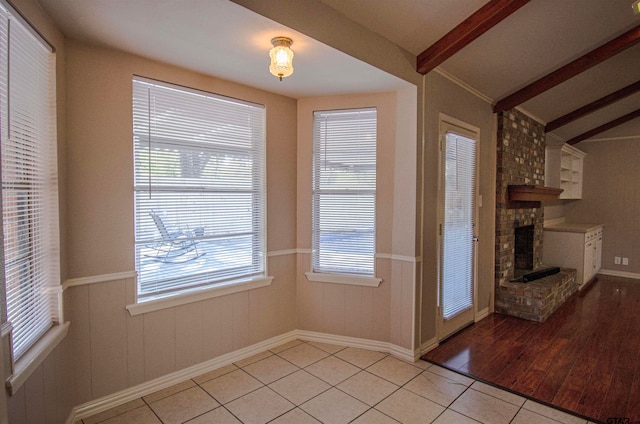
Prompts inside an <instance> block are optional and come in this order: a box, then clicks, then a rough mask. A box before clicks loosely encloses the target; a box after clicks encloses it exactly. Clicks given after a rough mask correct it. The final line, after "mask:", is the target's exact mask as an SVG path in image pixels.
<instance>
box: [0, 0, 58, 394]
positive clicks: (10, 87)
mask: <svg viewBox="0 0 640 424" xmlns="http://www.w3.org/2000/svg"><path fill="white" fill-rule="evenodd" d="M0 20H1V21H2V22H1V23H0V27H1V28H0V121H1V122H0V134H1V135H2V153H3V154H2V158H3V161H2V193H3V196H2V197H3V200H2V206H1V207H2V212H3V213H2V216H3V220H2V235H3V243H2V255H0V257H1V260H2V270H1V272H2V279H3V281H4V284H3V286H2V300H3V301H4V302H5V303H6V308H4V307H3V308H2V309H3V313H2V314H1V316H0V318H1V321H2V325H0V336H1V337H2V338H3V339H4V338H5V337H8V339H9V345H10V347H11V352H10V355H11V356H10V376H9V378H8V379H7V382H6V383H7V387H8V389H9V393H10V394H13V393H15V392H16V391H17V390H18V389H19V388H20V387H21V386H22V384H24V382H25V381H26V380H27V378H29V376H30V375H31V374H32V373H33V371H34V370H35V369H37V367H38V366H40V364H41V363H42V361H44V360H45V359H46V358H47V356H48V355H49V354H50V353H51V352H52V351H53V349H55V347H56V346H57V345H58V343H59V342H60V341H61V340H62V339H63V338H64V337H65V336H66V333H67V331H68V323H66V324H60V323H61V322H62V321H63V317H62V301H61V297H62V287H61V285H60V243H59V218H58V177H57V137H56V133H57V130H56V119H57V114H56V73H55V69H56V62H55V60H56V58H55V53H54V52H53V49H52V48H51V46H50V45H49V44H48V43H47V42H46V40H44V39H42V37H41V36H40V35H39V34H38V33H37V32H36V31H35V30H34V29H33V28H32V27H31V26H30V25H29V24H28V23H27V22H26V20H24V19H23V18H22V17H21V16H20V15H19V14H18V13H17V12H16V11H15V10H14V9H13V8H12V7H11V6H10V5H9V4H8V3H7V2H6V1H4V0H2V1H0ZM20 192H22V193H23V194H22V195H19V194H18V193H20ZM11 193H16V195H15V196H12V195H11ZM23 196H24V197H25V198H26V199H28V200H27V201H26V202H25V201H24V200H20V199H21V197H23ZM16 282H19V286H16V284H15V283H16ZM5 314H6V315H5Z"/></svg>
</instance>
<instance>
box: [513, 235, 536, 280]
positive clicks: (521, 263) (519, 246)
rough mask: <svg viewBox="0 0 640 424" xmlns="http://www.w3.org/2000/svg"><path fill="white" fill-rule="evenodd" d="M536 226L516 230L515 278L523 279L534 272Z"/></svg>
mask: <svg viewBox="0 0 640 424" xmlns="http://www.w3.org/2000/svg"><path fill="white" fill-rule="evenodd" d="M534 235H535V226H533V225H526V226H524V227H516V228H515V241H514V247H515V256H514V261H513V263H514V272H513V273H514V276H515V277H521V276H523V275H524V274H527V273H529V272H531V271H533V246H534V238H535V237H534Z"/></svg>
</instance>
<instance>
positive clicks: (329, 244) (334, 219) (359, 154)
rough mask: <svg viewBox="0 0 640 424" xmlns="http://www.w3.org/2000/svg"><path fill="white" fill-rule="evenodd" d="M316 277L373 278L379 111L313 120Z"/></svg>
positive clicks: (319, 114)
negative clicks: (377, 122) (330, 275)
mask: <svg viewBox="0 0 640 424" xmlns="http://www.w3.org/2000/svg"><path fill="white" fill-rule="evenodd" d="M312 221H313V241H312V243H313V246H312V249H313V254H312V263H313V271H314V272H316V273H330V274H331V273H333V274H351V275H356V276H367V277H372V276H373V275H374V264H375V261H374V258H375V250H376V249H375V240H376V230H375V228H376V109H373V108H369V109H349V110H332V111H318V112H315V113H314V117H313V219H312Z"/></svg>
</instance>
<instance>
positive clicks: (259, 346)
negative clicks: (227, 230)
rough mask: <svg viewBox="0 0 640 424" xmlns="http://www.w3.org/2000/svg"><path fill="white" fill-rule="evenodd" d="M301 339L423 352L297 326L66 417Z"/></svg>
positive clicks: (413, 355) (406, 356)
mask: <svg viewBox="0 0 640 424" xmlns="http://www.w3.org/2000/svg"><path fill="white" fill-rule="evenodd" d="M296 339H301V340H306V341H314V342H320V343H329V344H335V345H339V346H348V347H357V348H360V349H367V350H377V351H380V352H384V353H389V354H391V355H393V356H395V357H398V358H399V359H402V360H405V361H409V362H415V361H417V360H418V359H419V358H420V355H421V352H419V351H418V352H413V351H412V350H411V349H406V348H403V347H401V346H397V345H394V344H391V343H389V342H381V341H377V340H368V339H359V338H356V337H346V336H336V335H333V334H325V333H317V332H314V331H304V330H293V331H290V332H288V333H285V334H282V335H280V336H276V337H273V338H271V339H269V340H265V341H263V342H260V343H256V344H254V345H251V346H247V347H245V348H242V349H238V350H235V351H233V352H229V353H226V354H224V355H221V356H218V357H216V358H213V359H210V360H208V361H205V362H201V363H199V364H196V365H193V366H191V367H188V368H185V369H182V370H180V371H176V372H173V373H171V374H167V375H164V376H162V377H158V378H156V379H153V380H150V381H147V382H145V383H142V384H138V385H136V386H133V387H129V388H127V389H124V390H121V391H119V392H116V393H112V394H110V395H107V396H103V397H101V398H99V399H95V400H92V401H89V402H86V403H83V404H82V405H78V406H76V407H74V408H73V409H72V410H71V414H70V415H69V417H68V418H67V420H66V424H73V423H75V422H76V421H77V420H79V419H83V418H87V417H90V416H92V415H95V414H98V413H100V412H104V411H106V410H108V409H111V408H114V407H116V406H119V405H122V404H124V403H127V402H130V401H132V400H135V399H138V398H140V397H143V396H146V395H148V394H151V393H154V392H157V391H158V390H162V389H165V388H167V387H170V386H173V385H175V384H178V383H180V382H182V381H184V380H188V379H190V378H194V377H197V376H199V375H201V374H204V373H207V372H209V371H212V370H214V369H216V368H220V367H223V366H225V365H229V364H232V363H234V362H238V361H240V360H242V359H245V358H248V357H250V356H253V355H255V354H257V353H260V352H263V351H265V350H269V349H272V348H274V347H277V346H280V345H282V344H284V343H287V342H290V341H292V340H296Z"/></svg>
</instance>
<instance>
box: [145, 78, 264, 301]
mask: <svg viewBox="0 0 640 424" xmlns="http://www.w3.org/2000/svg"><path fill="white" fill-rule="evenodd" d="M133 143H134V164H135V170H134V172H135V190H134V192H135V194H134V195H135V255H136V257H135V261H136V270H137V272H138V301H145V300H149V299H157V298H161V297H166V296H170V295H175V294H185V293H193V292H194V291H198V290H201V289H202V288H204V287H212V286H216V285H220V284H224V283H231V282H237V281H247V280H251V279H253V278H258V277H264V276H265V266H266V265H265V264H266V261H265V256H266V255H265V192H266V190H265V110H264V107H263V106H262V105H257V104H253V103H249V102H245V101H241V100H237V99H232V98H228V97H224V96H219V95H215V94H211V93H207V92H202V91H198V90H193V89H188V88H184V87H179V86H175V85H171V84H168V83H162V82H158V81H154V80H149V79H144V78H140V77H136V78H134V80H133Z"/></svg>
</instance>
